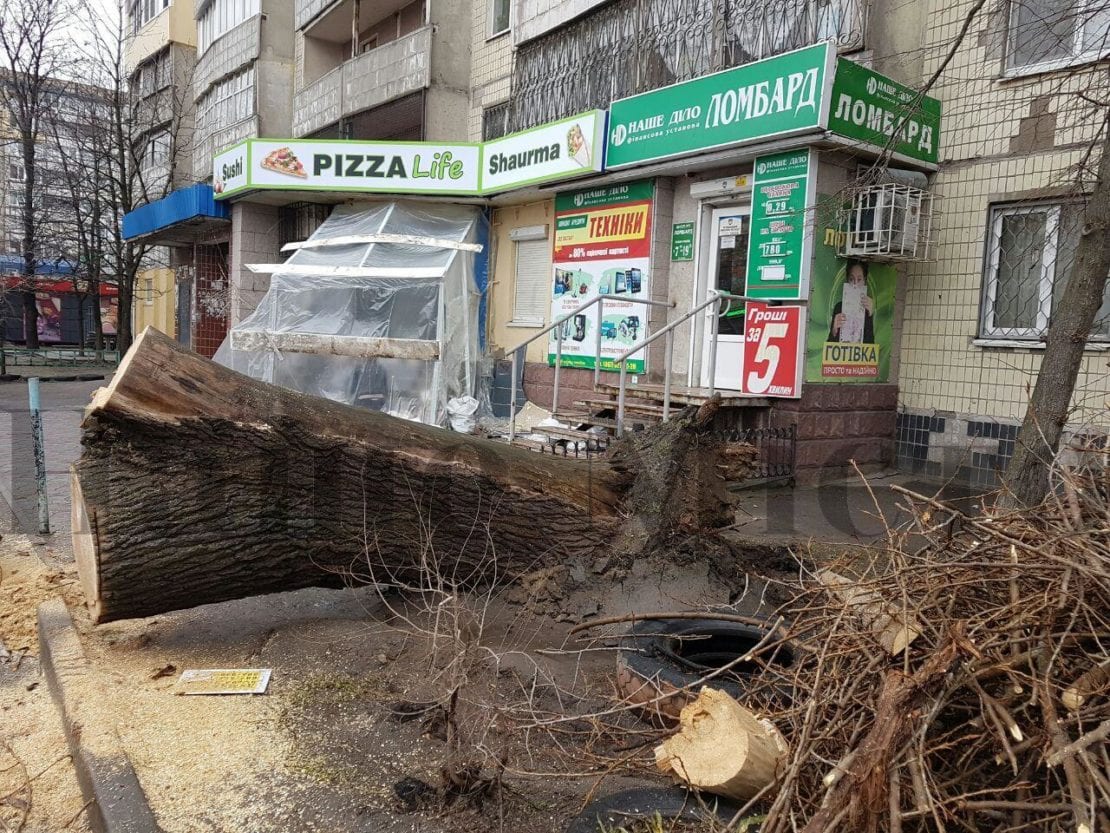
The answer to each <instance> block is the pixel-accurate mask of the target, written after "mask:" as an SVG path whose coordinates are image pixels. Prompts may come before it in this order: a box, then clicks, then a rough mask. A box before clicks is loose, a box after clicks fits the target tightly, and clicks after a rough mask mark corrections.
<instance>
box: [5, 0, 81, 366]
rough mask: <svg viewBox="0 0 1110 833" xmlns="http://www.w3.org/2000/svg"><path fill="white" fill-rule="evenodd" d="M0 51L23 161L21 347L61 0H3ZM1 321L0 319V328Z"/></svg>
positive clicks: (62, 16)
mask: <svg viewBox="0 0 1110 833" xmlns="http://www.w3.org/2000/svg"><path fill="white" fill-rule="evenodd" d="M0 9H2V10H0V50H3V55H2V57H3V60H4V61H5V63H6V64H7V66H6V67H5V72H4V75H3V78H2V79H0V81H2V83H0V106H3V107H4V109H5V110H6V111H7V117H8V119H9V120H10V122H11V126H12V132H13V133H14V135H15V141H16V143H17V145H18V150H19V153H18V157H19V158H20V160H21V162H22V165H23V194H22V200H21V206H20V207H21V224H22V228H21V232H22V249H23V251H22V256H23V274H22V280H21V286H20V293H21V298H22V307H23V329H24V334H25V337H26V340H27V346H28V347H31V348H37V347H38V341H39V338H38V309H37V307H36V306H35V290H34V285H35V267H36V261H37V260H38V259H39V250H40V246H41V242H42V241H41V237H42V236H43V235H42V226H43V223H44V222H45V213H44V210H43V205H42V201H41V199H40V194H39V190H40V187H41V181H42V180H41V170H40V162H39V149H40V146H41V144H40V143H41V141H42V140H43V139H44V138H45V135H44V133H43V120H44V118H45V116H46V114H47V113H48V112H50V110H51V109H52V108H53V106H54V104H55V103H56V102H57V100H58V96H59V95H60V94H61V93H62V92H63V91H64V84H63V83H62V82H61V81H60V80H58V79H60V78H62V77H63V76H64V75H65V64H66V63H67V62H68V58H67V56H66V53H65V52H64V50H63V49H62V48H61V44H60V38H59V35H60V30H61V28H62V27H63V25H64V24H65V22H66V19H67V17H68V12H69V8H68V6H67V5H66V0H5V2H4V4H3V6H2V7H0ZM4 323H5V322H3V321H0V326H3V325H4Z"/></svg>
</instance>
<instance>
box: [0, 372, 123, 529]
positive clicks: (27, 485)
mask: <svg viewBox="0 0 1110 833" xmlns="http://www.w3.org/2000/svg"><path fill="white" fill-rule="evenodd" d="M106 384H107V381H106V380H105V381H97V382H43V383H42V384H41V385H40V388H39V390H40V396H41V400H42V403H41V407H42V422H43V434H44V446H45V451H46V472H47V495H48V497H49V508H50V529H51V532H53V533H54V535H53V536H52V537H53V538H54V539H55V540H56V541H58V543H60V544H62V545H63V546H64V543H63V541H64V539H65V538H66V537H68V532H69V467H70V465H71V464H72V463H73V462H75V461H76V460H77V458H78V457H79V456H80V454H81V430H80V425H81V415H82V412H83V411H84V409H85V405H86V404H87V403H88V401H89V397H90V396H91V395H92V392H93V391H94V390H96V389H97V388H99V387H103V386H104V385H106ZM0 497H3V505H2V506H0V510H3V511H4V512H5V514H6V515H7V520H8V521H9V522H10V523H11V525H12V526H13V527H18V528H19V529H21V530H22V531H24V532H26V533H28V534H32V535H33V534H36V533H37V532H38V531H39V530H38V505H37V499H36V493H35V467H34V451H33V446H32V443H31V416H30V410H29V408H28V402H27V383H26V382H22V381H21V382H3V383H0Z"/></svg>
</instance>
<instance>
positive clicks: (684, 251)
mask: <svg viewBox="0 0 1110 833" xmlns="http://www.w3.org/2000/svg"><path fill="white" fill-rule="evenodd" d="M693 259H694V224H693V223H675V224H674V225H672V226H671V260H693Z"/></svg>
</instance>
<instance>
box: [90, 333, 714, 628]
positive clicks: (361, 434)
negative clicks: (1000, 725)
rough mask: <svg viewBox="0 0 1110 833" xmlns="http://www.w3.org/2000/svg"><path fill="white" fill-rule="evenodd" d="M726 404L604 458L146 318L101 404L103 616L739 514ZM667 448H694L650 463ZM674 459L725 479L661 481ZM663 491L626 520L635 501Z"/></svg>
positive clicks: (539, 551)
mask: <svg viewBox="0 0 1110 833" xmlns="http://www.w3.org/2000/svg"><path fill="white" fill-rule="evenodd" d="M715 409H716V403H715V402H713V403H710V404H709V405H708V406H703V407H702V409H700V411H699V409H688V411H687V412H684V413H683V414H682V415H681V416H680V417H679V418H678V419H675V420H672V421H671V422H668V423H665V424H664V425H663V426H660V428H658V429H656V430H655V432H654V434H653V436H654V437H655V444H654V445H653V444H652V443H651V442H649V439H650V438H646V437H643V436H639V437H636V438H635V439H632V440H630V441H629V442H628V443H621V444H618V447H617V451H619V452H620V454H616V455H614V462H613V463H611V464H610V463H602V462H598V461H592V462H590V463H589V464H587V463H585V462H578V461H574V460H567V459H560V458H556V457H554V456H550V455H540V454H536V453H535V452H531V451H527V450H525V449H520V448H515V447H511V446H508V445H505V444H502V443H497V442H494V441H491V440H485V439H480V438H476V437H471V436H466V435H462V434H454V433H451V432H448V431H444V430H442V429H439V428H434V427H431V426H426V425H421V424H418V423H412V422H407V421H405V420H400V419H395V418H393V417H390V416H388V415H385V414H381V413H378V412H374V411H367V410H364V409H361V408H353V407H349V406H346V405H340V404H338V403H335V402H331V401H328V400H324V399H317V398H315V397H309V396H305V395H303V394H300V393H296V392H294V391H290V390H286V389H284V388H278V387H275V386H272V385H268V384H265V383H263V382H259V381H256V380H253V379H249V378H247V377H245V376H242V375H240V374H238V373H235V372H234V371H232V370H229V369H227V368H224V367H222V366H220V365H217V364H214V363H213V362H210V361H208V360H207V359H204V358H202V357H200V356H198V355H196V354H195V353H192V352H190V351H188V350H186V349H185V348H183V347H181V346H180V345H178V344H177V343H176V342H175V341H173V340H172V339H170V338H169V337H168V336H165V335H163V334H162V333H160V332H158V331H156V330H153V329H151V328H148V329H147V330H146V331H145V332H144V333H143V334H142V335H141V336H140V337H139V338H138V339H137V340H136V342H135V344H134V346H133V347H132V349H131V351H130V352H129V353H128V355H127V356H126V357H125V359H124V361H123V362H122V363H121V365H120V367H119V370H118V371H117V373H116V375H115V377H114V379H113V381H112V384H111V386H110V387H108V388H105V389H101V390H100V391H98V392H97V394H96V395H95V397H94V399H93V402H92V404H91V405H90V406H89V408H88V410H87V411H86V417H85V421H84V424H83V428H84V436H83V440H82V442H83V445H84V451H83V454H82V457H81V460H80V461H79V463H78V464H77V465H76V466H75V468H74V477H73V480H72V483H73V492H74V493H73V506H74V509H73V511H74V525H73V529H74V532H73V535H74V548H75V550H76V553H77V561H78V572H79V574H80V577H81V582H82V586H83V588H84V591H85V594H86V597H87V600H88V602H89V604H90V607H91V608H92V616H93V619H94V621H97V622H106V621H111V620H113V619H120V618H131V617H138V616H147V615H152V614H156V613H161V612H164V611H167V610H173V609H178V608H183V607H193V606H196V605H199V604H205V603H209V602H217V601H224V600H228V599H235V598H241V597H244V596H249V595H256V594H261V593H271V592H278V591H285V590H294V589H298V588H302V587H308V586H340V585H343V584H349V583H357V582H367V581H375V582H387V583H398V584H401V585H419V586H426V585H427V582H428V580H429V577H431V578H432V579H433V580H435V581H441V582H443V584H444V585H446V586H454V585H468V584H473V583H474V582H477V581H480V580H499V579H502V578H512V577H515V576H516V575H520V574H522V573H525V572H528V571H531V570H534V569H537V568H540V567H544V566H549V565H551V564H555V563H564V562H565V561H567V560H568V559H576V558H592V557H595V556H596V555H598V554H600V553H605V554H607V555H614V556H617V557H618V558H619V557H621V556H624V557H626V558H631V557H634V556H636V555H639V554H642V553H645V552H648V551H650V550H651V549H652V548H654V547H656V546H659V545H661V544H662V543H665V542H667V541H670V540H673V538H674V534H675V533H676V531H681V534H683V535H689V534H690V533H691V532H696V530H695V529H694V525H701V526H704V527H710V528H711V527H714V526H724V525H727V524H728V523H731V521H732V513H731V509H730V508H729V507H730V504H729V503H728V501H727V497H726V496H725V484H724V482H723V478H721V476H720V474H719V473H718V471H717V469H716V467H715V466H714V465H712V464H710V462H709V461H710V460H711V459H713V458H715V457H717V456H718V455H719V454H720V453H721V448H720V446H719V445H718V444H716V443H714V442H713V441H712V436H711V435H709V434H708V433H707V431H708V423H709V419H708V417H709V415H711V414H712V412H713V411H715ZM687 435H688V436H689V438H690V439H689V441H685V440H683V439H681V438H682V437H685V436H687ZM667 438H669V439H667ZM655 445H657V446H658V447H659V448H660V449H664V450H660V451H653V448H654V447H655ZM659 454H678V455H680V456H681V457H682V459H680V460H677V461H674V462H673V463H671V462H670V461H668V462H666V463H665V464H663V463H659V464H654V465H653V464H652V463H653V461H655V460H657V459H658V455H659ZM634 460H639V461H640V462H641V463H643V465H642V466H633V465H632V462H633V461H634ZM672 466H674V467H679V468H686V469H688V470H690V471H697V472H700V473H701V475H700V476H701V477H702V478H703V479H706V480H707V481H709V482H707V483H705V484H700V483H697V482H694V481H693V480H692V479H691V478H690V477H687V478H685V479H677V478H670V479H663V480H659V479H657V477H656V475H657V474H658V473H659V472H660V471H669V470H670V468H671V467H672ZM645 472H646V474H645ZM630 498H631V501H630V500H629V499H630ZM718 500H719V501H720V502H719V503H718V502H717V501H718ZM695 502H704V503H706V506H695V505H693V504H694V503H695ZM660 506H664V507H667V509H666V511H663V512H660V513H658V514H659V515H660V516H661V517H660V518H653V519H652V521H651V523H650V524H649V525H648V527H643V526H640V527H638V528H637V531H636V534H633V535H629V536H623V537H620V538H618V533H619V532H620V531H621V530H623V529H625V528H626V527H628V526H629V522H628V521H626V516H627V515H629V514H633V513H635V512H636V511H637V510H638V509H643V510H644V511H648V512H653V513H655V512H656V511H657V509H658V507H660ZM672 518H673V519H674V523H675V525H676V527H681V530H677V529H670V528H668V527H667V526H666V525H665V524H666V521H667V519H672ZM633 519H635V515H634V514H633ZM644 528H650V533H651V534H650V535H648V536H647V537H644V535H643V534H642V532H643V529H644Z"/></svg>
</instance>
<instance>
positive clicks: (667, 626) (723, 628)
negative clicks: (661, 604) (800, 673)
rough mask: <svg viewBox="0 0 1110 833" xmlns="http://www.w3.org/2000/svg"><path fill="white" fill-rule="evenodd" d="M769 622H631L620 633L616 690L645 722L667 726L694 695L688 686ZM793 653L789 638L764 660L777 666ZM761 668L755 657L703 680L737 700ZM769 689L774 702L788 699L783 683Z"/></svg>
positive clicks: (750, 642) (747, 644)
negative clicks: (623, 634) (633, 705)
mask: <svg viewBox="0 0 1110 833" xmlns="http://www.w3.org/2000/svg"><path fill="white" fill-rule="evenodd" d="M772 627H773V625H772V623H770V622H767V623H766V625H759V624H744V623H741V622H728V621H723V620H720V619H656V620H650V619H644V620H641V621H639V622H636V623H635V624H634V625H633V626H632V627H631V629H629V631H628V633H627V634H626V635H625V637H624V638H622V639H621V643H620V648H619V650H618V652H617V690H618V691H619V692H620V695H621V697H622V698H623V699H624V700H625V701H626V702H629V703H635V704H637V705H639V706H641V714H642V715H643V716H644V717H645V718H646V719H648V720H649V721H650V722H652V723H655V724H657V725H662V726H673V725H674V724H676V723H677V722H678V718H679V713H680V712H681V711H682V707H683V706H685V705H686V704H687V703H688V702H690V701H691V700H693V699H694V698H695V697H696V696H697V691H696V690H694V688H693V686H694V685H695V684H696V683H697V681H698V680H699V679H701V678H702V677H704V676H705V675H706V674H707V673H710V672H711V671H712V670H713V669H715V668H721V667H723V666H725V665H727V664H728V663H729V662H731V661H733V660H735V659H736V658H737V657H739V656H742V655H743V654H744V653H745V652H746V651H748V650H750V649H751V648H752V647H754V646H755V645H757V644H759V642H760V641H761V640H763V639H765V638H766V637H767V634H768V633H769V632H770V631H771V629H772ZM690 637H701V638H699V639H690ZM684 639H685V640H688V641H684ZM794 659H795V649H794V647H793V646H792V645H790V644H789V643H786V644H783V645H781V646H779V647H778V648H777V649H775V651H774V653H772V654H770V655H769V656H768V661H769V662H773V663H775V664H777V665H780V666H783V667H789V666H790V665H791V664H793V662H794ZM762 673H763V668H762V666H761V665H760V664H758V663H750V664H748V663H741V664H739V665H737V666H735V667H734V668H733V669H730V671H729V672H727V673H725V674H722V675H719V676H717V677H714V678H713V679H712V680H710V681H709V683H708V685H710V686H712V687H713V688H717V689H720V690H722V691H724V692H726V693H727V694H729V695H731V696H732V697H734V698H735V699H736V700H738V701H740V702H741V703H742V702H744V699H745V692H746V690H747V689H748V688H749V681H750V680H751V679H752V678H754V677H756V676H758V675H760V674H762ZM772 691H773V694H774V697H775V700H776V701H778V702H784V703H789V702H790V700H791V699H792V694H793V692H792V690H791V689H790V687H789V686H786V685H783V684H776V685H775V686H774V688H773V690H772Z"/></svg>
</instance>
